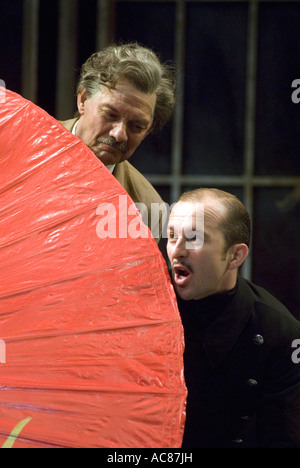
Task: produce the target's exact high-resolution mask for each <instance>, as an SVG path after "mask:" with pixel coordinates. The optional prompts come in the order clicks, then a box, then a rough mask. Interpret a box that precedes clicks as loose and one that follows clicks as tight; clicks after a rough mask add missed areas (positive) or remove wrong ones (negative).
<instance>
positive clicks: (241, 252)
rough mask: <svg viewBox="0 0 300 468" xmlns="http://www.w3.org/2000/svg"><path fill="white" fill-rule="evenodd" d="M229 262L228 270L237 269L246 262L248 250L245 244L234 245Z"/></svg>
mask: <svg viewBox="0 0 300 468" xmlns="http://www.w3.org/2000/svg"><path fill="white" fill-rule="evenodd" d="M230 250H231V252H230V262H229V265H228V269H229V270H235V269H238V268H239V267H240V266H242V264H243V263H244V261H245V260H246V258H247V256H248V253H249V248H248V247H247V245H246V244H235V245H233V246H232V247H231V249H230Z"/></svg>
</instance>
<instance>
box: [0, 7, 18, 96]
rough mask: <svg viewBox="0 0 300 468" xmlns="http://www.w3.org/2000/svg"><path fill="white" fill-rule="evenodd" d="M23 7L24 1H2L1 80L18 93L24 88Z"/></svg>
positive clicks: (0, 8)
mask: <svg viewBox="0 0 300 468" xmlns="http://www.w3.org/2000/svg"><path fill="white" fill-rule="evenodd" d="M22 5H23V2H22V0H14V1H13V2H12V1H10V2H8V1H7V0H0V11H1V28H0V57H1V61H0V80H3V81H4V82H5V84H6V88H7V89H10V90H12V91H15V92H16V93H21V88H22V81H21V80H22V13H23V11H22V10H23V9H22Z"/></svg>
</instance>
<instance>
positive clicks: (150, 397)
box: [0, 90, 186, 448]
mask: <svg viewBox="0 0 300 468" xmlns="http://www.w3.org/2000/svg"><path fill="white" fill-rule="evenodd" d="M120 196H122V197H125V199H126V204H127V205H128V206H131V205H132V204H133V202H132V200H131V199H130V198H129V196H128V195H127V194H126V192H125V191H124V189H123V188H122V187H121V185H120V184H119V183H118V182H117V181H116V179H115V178H114V177H113V175H112V174H110V172H109V171H108V170H107V169H106V168H105V167H104V166H103V165H102V163H101V162H100V161H99V160H98V159H97V158H96V157H95V156H94V154H93V153H92V152H91V151H90V150H89V149H88V148H87V147H86V146H85V145H84V144H83V142H81V140H79V139H78V138H76V137H75V136H73V135H72V134H71V133H70V132H68V131H66V130H65V129H64V128H63V127H62V126H61V125H60V124H59V123H58V122H57V121H56V120H55V119H53V118H52V117H50V116H49V115H48V114H47V113H46V112H44V111H43V110H42V109H40V108H39V107H37V106H35V105H34V104H32V103H31V102H29V101H26V100H25V99H23V98H22V97H21V96H19V95H17V94H15V93H13V92H11V91H9V90H6V93H5V102H4V103H2V104H1V107H0V262H1V268H0V340H1V341H0V343H1V344H2V345H3V346H4V351H5V353H4V355H5V362H3V361H4V359H2V361H1V360H0V447H1V446H13V447H28V448H29V447H30V448H31V447H38V448H40V447H109V448H110V447H123V448H128V447H152V448H155V447H166V448H168V447H180V445H181V441H182V435H183V428H184V422H185V401H186V387H185V383H184V378H183V348H184V342H183V330H182V325H181V321H180V317H179V313H178V309H177V305H176V300H175V296H174V292H173V289H172V286H171V284H170V280H169V276H168V272H167V268H166V265H165V263H164V260H163V257H162V256H161V253H160V251H159V249H158V248H157V245H156V242H155V241H154V239H153V238H151V235H150V231H148V228H147V227H146V226H144V225H142V224H141V225H140V229H141V232H144V233H145V232H148V235H147V236H143V237H142V238H132V237H130V236H127V237H126V236H122V237H121V238H120V236H118V235H117V236H115V238H114V237H113V236H111V237H107V238H100V237H99V232H98V228H99V221H101V219H100V218H101V210H100V211H99V206H103V204H104V203H108V204H110V206H113V207H114V210H113V211H114V213H115V217H116V223H120V219H121V220H122V219H123V218H122V217H123V216H124V213H120V204H119V197H120ZM123 202H124V198H123ZM122 206H124V203H123V204H122ZM129 211H130V214H128V212H127V213H126V217H127V226H129V225H130V223H132V222H136V220H140V215H139V212H138V211H137V210H136V209H135V208H134V209H132V208H131V209H130V210H129ZM99 213H100V214H99ZM123 228H124V226H123ZM123 228H122V229H123ZM14 428H17V429H14ZM14 430H15V431H17V433H16V434H15V435H14V433H13V431H14Z"/></svg>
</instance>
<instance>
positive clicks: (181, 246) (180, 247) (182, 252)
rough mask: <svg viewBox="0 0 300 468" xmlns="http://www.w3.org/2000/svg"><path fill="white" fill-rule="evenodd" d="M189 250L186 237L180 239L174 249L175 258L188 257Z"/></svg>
mask: <svg viewBox="0 0 300 468" xmlns="http://www.w3.org/2000/svg"><path fill="white" fill-rule="evenodd" d="M187 255H188V249H187V245H186V239H185V238H184V237H179V238H178V239H177V242H176V244H175V246H174V249H173V257H174V258H180V257H187Z"/></svg>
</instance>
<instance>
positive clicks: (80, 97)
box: [77, 89, 87, 115]
mask: <svg viewBox="0 0 300 468" xmlns="http://www.w3.org/2000/svg"><path fill="white" fill-rule="evenodd" d="M86 99H87V97H86V91H85V89H83V90H82V91H80V93H79V94H78V96H77V109H78V112H79V114H80V115H83V114H84V104H85V101H86Z"/></svg>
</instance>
